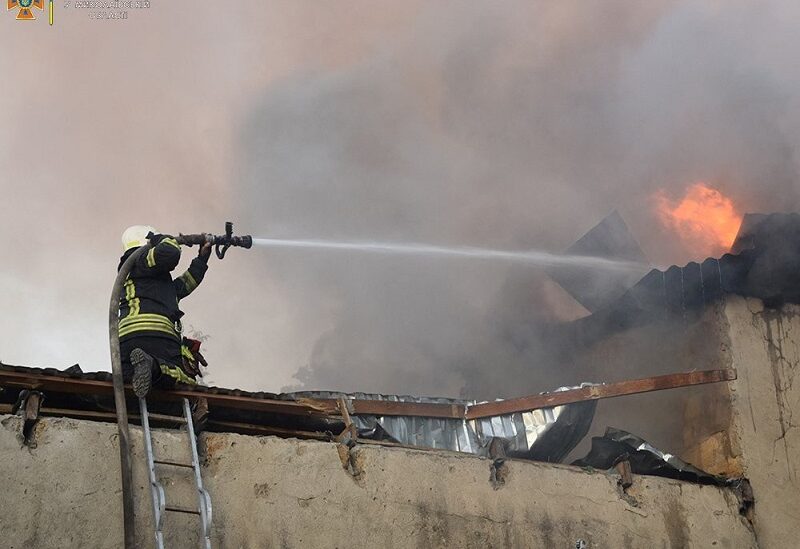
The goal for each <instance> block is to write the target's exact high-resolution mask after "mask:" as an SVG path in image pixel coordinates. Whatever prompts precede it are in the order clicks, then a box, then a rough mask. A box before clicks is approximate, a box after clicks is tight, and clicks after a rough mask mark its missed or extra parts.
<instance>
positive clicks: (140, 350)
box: [117, 225, 212, 397]
mask: <svg viewBox="0 0 800 549" xmlns="http://www.w3.org/2000/svg"><path fill="white" fill-rule="evenodd" d="M148 242H150V243H151V245H152V248H150V250H148V252H147V253H145V254H143V255H142V256H141V257H139V258H138V260H137V261H136V264H135V265H134V266H133V269H132V270H131V273H130V275H128V278H127V280H126V281H125V295H124V296H123V297H122V298H121V299H120V303H119V318H120V320H119V342H120V343H119V344H120V355H121V358H122V374H123V378H124V379H125V381H127V382H131V383H132V385H133V391H134V392H135V393H136V396H138V397H144V396H146V395H147V393H148V392H149V391H150V388H151V387H152V386H153V385H155V386H158V387H163V388H168V387H172V386H174V385H175V383H176V382H182V383H196V381H195V379H196V377H197V376H198V375H200V368H199V366H198V363H200V364H202V365H204V366H205V365H206V362H205V360H204V359H203V356H202V355H201V354H200V350H199V349H200V342H199V341H196V340H193V339H189V338H185V337H182V334H181V331H182V328H181V317H182V316H183V312H181V310H180V309H179V308H178V303H179V301H180V300H181V299H183V298H184V297H186V296H188V295H189V294H190V293H192V292H193V291H194V289H195V288H197V285H198V284H200V282H202V281H203V276H204V275H205V274H206V270H207V269H208V258H209V257H210V256H211V247H212V245H211V244H210V243H206V244H203V245H202V246H201V247H200V252H199V253H198V255H197V257H195V258H194V259H193V260H192V263H191V265H189V269H188V270H187V271H186V272H185V273H183V274H182V275H181V276H179V277H178V278H176V279H174V280H173V279H172V275H170V273H171V272H172V271H173V270H174V269H175V267H177V266H178V261H179V260H180V257H181V247H180V244H178V242H177V240H175V239H174V238H173V237H171V236H169V235H163V234H158V231H156V230H155V229H154V228H153V227H148V226H143V225H136V226H133V227H129V228H128V229H126V230H125V232H124V233H123V235H122V245H123V250H124V253H123V255H122V258H121V259H120V263H119V266H118V267H117V270H119V268H120V267H121V266H122V264H123V262H124V261H125V260H126V259H127V258H128V257H129V256H130V255H131V254H132V253H134V252H135V251H136V249H137V248H139V247H141V246H144V245H145V244H147V243H148Z"/></svg>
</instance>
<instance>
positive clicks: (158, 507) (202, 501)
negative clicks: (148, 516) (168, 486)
mask: <svg viewBox="0 0 800 549" xmlns="http://www.w3.org/2000/svg"><path fill="white" fill-rule="evenodd" d="M139 410H140V411H141V414H142V430H143V431H144V444H145V450H146V452H147V470H148V472H149V475H150V491H151V494H152V499H153V520H154V523H155V536H156V548H157V549H164V533H163V530H162V528H163V526H164V513H165V512H173V513H187V514H190V515H198V516H199V517H200V524H201V526H202V532H201V534H202V536H201V538H202V547H204V548H205V549H211V496H209V495H208V492H207V491H206V489H205V488H204V487H203V478H202V476H201V475H200V459H199V458H198V455H197V438H196V437H195V434H194V424H193V422H192V410H191V407H190V406H189V399H188V398H184V399H183V417H182V418H180V417H175V418H174V419H175V421H176V422H178V423H183V424H185V425H186V432H187V433H188V435H189V446H190V448H191V450H192V463H191V464H188V463H181V462H177V461H167V460H159V459H156V458H155V456H154V454H153V439H152V434H151V432H150V419H149V416H148V413H147V401H146V400H145V399H143V398H140V399H139ZM156 465H163V466H169V467H182V468H186V469H193V470H194V481H195V485H196V486H197V509H190V508H186V507H177V506H173V505H167V500H166V496H165V494H164V487H163V486H162V485H161V483H160V482H159V481H158V478H157V477H156Z"/></svg>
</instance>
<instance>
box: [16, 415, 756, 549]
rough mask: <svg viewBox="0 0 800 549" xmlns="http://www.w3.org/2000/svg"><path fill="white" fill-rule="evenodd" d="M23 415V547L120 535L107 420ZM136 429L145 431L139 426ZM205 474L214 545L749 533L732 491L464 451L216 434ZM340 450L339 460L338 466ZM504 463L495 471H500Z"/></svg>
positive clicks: (173, 529)
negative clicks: (495, 463)
mask: <svg viewBox="0 0 800 549" xmlns="http://www.w3.org/2000/svg"><path fill="white" fill-rule="evenodd" d="M19 427H20V425H19V419H18V418H16V417H11V416H0V461H2V464H3V465H2V467H0V487H2V496H3V497H2V498H0V533H2V540H3V545H4V546H5V547H9V548H11V549H22V548H37V549H47V548H59V549H63V548H72V547H75V548H78V547H80V548H86V547H92V548H105V547H108V548H112V547H113V548H118V547H121V542H122V532H121V524H122V520H121V500H120V493H119V471H118V449H117V445H116V426H115V425H111V424H103V423H94V422H84V421H77V420H69V419H45V420H42V421H41V422H40V423H39V425H38V426H37V428H36V431H35V441H36V448H32V449H31V448H27V447H22V446H21V445H20V442H19V440H18V438H17V433H18V431H19ZM132 437H133V439H134V442H135V443H138V442H139V441H140V440H141V433H140V432H139V431H138V430H137V429H134V430H133V433H132ZM156 452H157V453H158V454H159V455H160V456H162V457H165V458H172V459H185V458H186V457H187V455H188V449H187V448H186V447H185V445H184V440H183V439H182V437H181V436H180V435H179V434H178V433H177V432H170V431H158V432H157V433H156ZM202 452H203V454H204V460H205V466H204V476H205V479H206V482H207V486H208V488H209V490H210V492H211V494H212V497H213V499H214V505H215V507H214V513H215V514H214V530H213V542H214V546H215V547H231V548H234V547H235V548H251V547H253V548H255V547H259V548H260V547H276V548H277V547H280V548H292V547H365V548H376V547H400V548H403V547H419V548H430V547H459V548H469V547H475V548H478V547H480V548H487V547H525V548H534V547H542V548H546V549H550V548H564V549H567V548H570V547H575V546H576V543H577V542H578V540H581V539H582V540H584V541H585V542H586V543H587V547H589V548H600V547H604V548H608V547H613V548H617V547H646V548H655V547H659V548H660V547H674V548H683V547H714V548H722V547H730V548H737V549H738V548H747V547H756V546H757V545H756V543H755V540H754V536H753V533H752V532H751V529H750V525H749V523H748V522H747V521H746V520H745V519H744V518H742V517H741V516H740V515H739V513H738V504H739V502H738V500H737V498H736V497H735V496H734V495H733V494H732V493H731V492H729V491H727V490H724V489H719V488H716V487H708V486H698V485H692V484H687V483H681V482H677V481H671V480H667V479H659V478H653V477H637V478H636V479H635V482H634V484H633V486H631V487H630V488H629V489H628V490H627V492H623V491H622V490H621V489H620V488H619V487H618V484H617V479H616V478H615V477H614V476H608V475H605V474H600V473H594V474H591V473H588V472H584V471H581V470H579V469H576V468H571V467H565V466H551V465H544V464H536V463H528V462H518V461H510V462H507V463H506V466H505V467H504V468H502V469H501V471H500V474H499V478H500V481H499V482H497V481H495V482H492V481H490V465H491V462H490V461H488V460H484V459H479V458H476V457H472V456H466V455H458V454H452V453H440V452H425V451H416V450H406V449H400V448H385V447H377V446H359V447H357V448H355V449H353V450H351V451H350V452H349V453H348V452H347V451H346V450H345V451H344V452H343V453H342V454H340V449H339V447H338V446H336V445H334V444H330V443H322V442H307V441H298V440H283V439H278V438H272V437H248V436H240V435H225V434H209V435H205V436H203V438H202ZM341 457H344V458H345V459H344V461H345V462H346V463H347V464H348V468H349V470H346V469H345V468H344V467H343V462H342V460H341ZM134 463H135V464H137V469H136V470H135V475H134V476H135V478H134V480H135V484H136V486H137V507H138V515H139V518H138V519H137V523H138V525H139V526H140V530H139V540H140V543H141V546H142V547H149V546H152V544H151V538H150V530H149V529H150V525H149V520H150V515H151V512H150V508H149V499H148V498H149V493H148V492H147V490H146V482H145V471H144V466H143V465H144V458H143V456H142V454H141V445H140V444H137V445H136V448H135V456H134ZM496 476H498V475H496ZM165 485H166V489H167V493H168V497H170V495H173V496H174V498H173V500H177V503H181V504H184V505H188V504H190V503H191V502H192V499H191V497H192V494H191V490H188V489H187V488H189V487H190V486H191V483H190V480H189V479H188V478H186V477H185V473H182V472H181V471H177V472H175V471H167V472H166V480H165ZM194 520H195V519H194V517H190V516H170V518H169V520H168V521H167V523H166V529H167V531H168V532H169V534H168V536H167V537H168V539H167V541H168V546H169V547H181V548H184V547H194V546H196V545H195V542H196V537H194V536H193V534H194V532H196V528H195V527H194V525H195V524H196V523H195V522H194Z"/></svg>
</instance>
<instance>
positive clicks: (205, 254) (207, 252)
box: [197, 242, 212, 264]
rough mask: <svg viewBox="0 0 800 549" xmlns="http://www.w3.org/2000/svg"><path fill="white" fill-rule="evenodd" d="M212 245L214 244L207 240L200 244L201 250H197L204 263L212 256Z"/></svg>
mask: <svg viewBox="0 0 800 549" xmlns="http://www.w3.org/2000/svg"><path fill="white" fill-rule="evenodd" d="M211 247H212V244H211V243H210V242H206V243H205V244H203V245H202V246H200V251H199V252H197V257H199V258H200V259H201V260H202V261H203V263H206V264H207V263H208V258H209V257H211Z"/></svg>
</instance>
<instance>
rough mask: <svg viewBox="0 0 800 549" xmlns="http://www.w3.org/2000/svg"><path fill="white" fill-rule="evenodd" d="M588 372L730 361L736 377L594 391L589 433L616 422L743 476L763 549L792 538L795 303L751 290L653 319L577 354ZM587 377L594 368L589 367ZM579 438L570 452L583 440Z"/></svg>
mask: <svg viewBox="0 0 800 549" xmlns="http://www.w3.org/2000/svg"><path fill="white" fill-rule="evenodd" d="M577 364H578V367H579V368H580V369H582V371H584V372H587V375H589V374H588V373H592V374H593V376H594V377H593V379H601V380H604V381H614V380H617V379H625V378H628V379H630V378H636V377H644V376H649V375H658V374H665V373H671V372H681V371H689V370H694V369H697V370H705V369H711V368H731V367H732V368H736V369H737V371H738V376H739V377H738V379H737V380H736V381H735V382H732V383H720V384H713V385H705V386H700V387H694V388H684V389H674V390H671V391H663V392H659V393H649V394H644V395H637V396H630V397H624V398H618V399H611V400H606V401H601V402H599V403H598V408H597V414H596V417H595V421H594V424H593V425H592V431H591V433H590V434H591V435H597V434H602V432H603V431H604V430H605V427H606V426H609V425H611V426H614V427H619V428H622V429H626V430H628V431H631V432H633V433H635V434H637V435H640V436H642V437H644V438H646V439H648V440H649V441H650V442H652V443H653V444H655V445H656V446H658V447H660V448H662V449H663V450H666V451H668V452H671V453H674V454H676V455H678V456H680V457H681V458H683V459H684V460H686V461H688V462H690V463H692V464H694V465H696V466H698V467H700V468H702V469H704V470H706V471H709V472H713V473H720V474H725V475H729V476H744V477H745V478H747V479H749V481H750V483H751V485H752V488H753V492H754V496H755V500H756V503H755V506H754V508H753V520H754V525H755V530H756V536H757V539H758V541H759V545H760V546H761V547H763V548H765V549H772V548H779V547H780V548H782V547H791V546H794V545H796V538H797V531H798V529H800V485H798V467H799V466H800V453H799V452H800V432H798V429H797V427H798V419H797V418H794V416H793V413H794V411H798V413H799V414H800V384H798V386H797V387H795V386H794V384H793V382H794V377H795V374H796V372H797V370H798V364H800V307H797V306H794V305H787V306H784V307H782V308H781V309H778V310H775V309H767V310H765V309H764V306H763V304H762V303H761V302H760V301H759V300H756V299H745V298H742V297H738V296H726V299H725V302H724V303H720V304H715V305H710V306H709V307H707V308H706V310H704V311H700V312H689V313H688V314H687V315H686V316H685V317H682V318H673V319H672V320H667V319H660V320H656V321H654V322H651V323H649V324H645V325H642V326H638V327H636V328H633V329H629V330H626V331H623V332H620V333H617V334H614V335H612V336H610V337H608V338H606V339H605V340H603V341H601V342H599V343H597V344H596V345H594V346H593V347H592V348H590V349H588V350H587V351H586V352H584V353H583V354H582V355H581V356H580V357H579V359H578V361H577ZM587 378H588V379H592V378H591V377H587ZM588 445H589V442H588V440H585V441H584V442H583V443H582V444H581V446H579V448H578V449H577V451H576V452H574V453H573V456H574V455H582V454H583V453H585V451H586V450H587V449H588Z"/></svg>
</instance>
